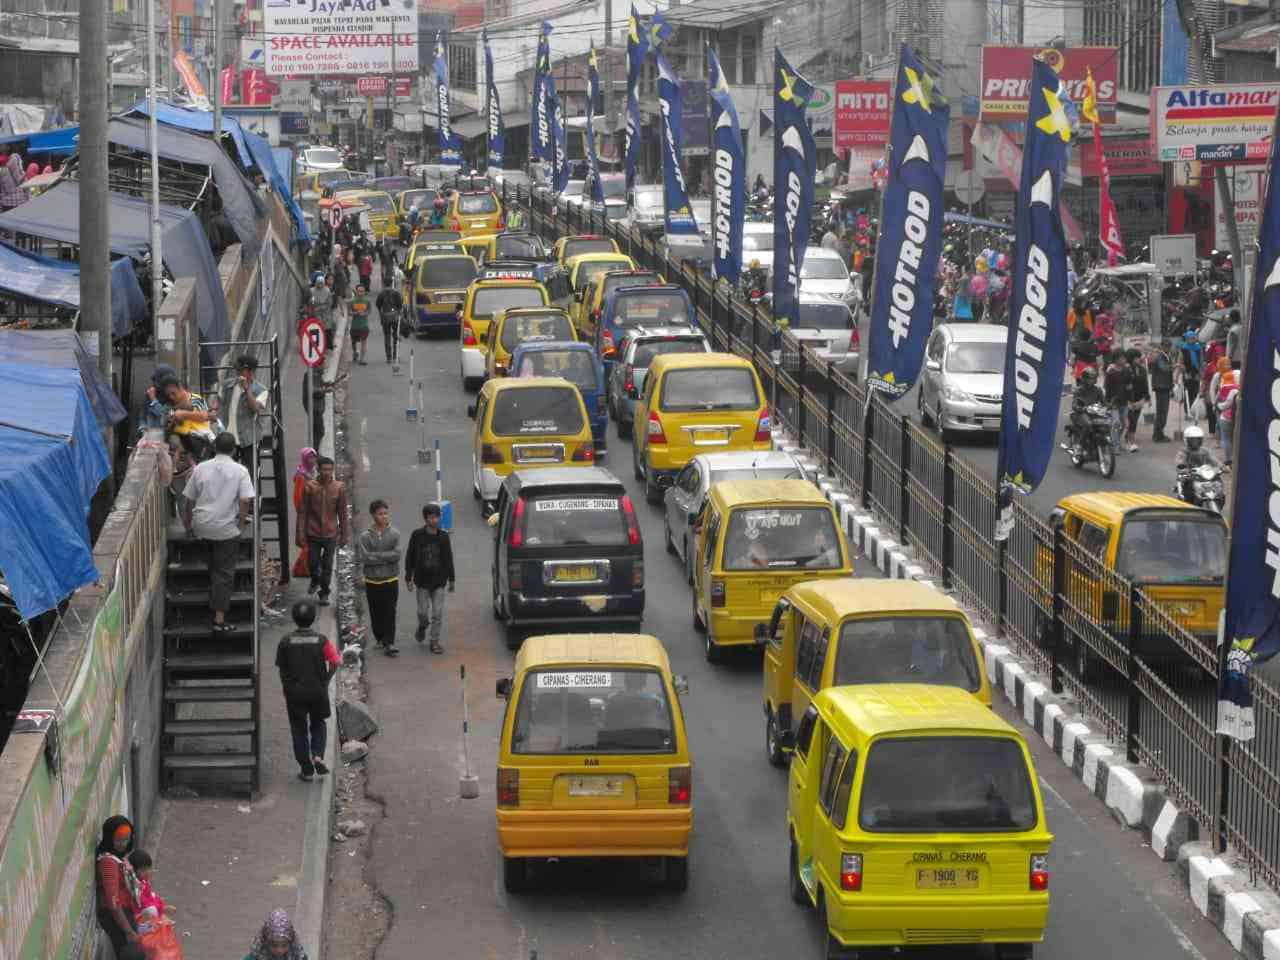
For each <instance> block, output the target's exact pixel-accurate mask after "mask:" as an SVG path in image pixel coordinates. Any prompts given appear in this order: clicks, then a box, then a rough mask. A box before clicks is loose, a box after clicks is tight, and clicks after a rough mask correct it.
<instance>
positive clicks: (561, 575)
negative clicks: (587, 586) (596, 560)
mask: <svg viewBox="0 0 1280 960" xmlns="http://www.w3.org/2000/svg"><path fill="white" fill-rule="evenodd" d="M595 578H596V567H595V564H593V563H584V564H580V565H579V566H576V567H556V568H555V569H554V570H553V571H552V572H551V579H552V580H556V581H558V582H560V583H578V582H580V581H583V580H594V579H595Z"/></svg>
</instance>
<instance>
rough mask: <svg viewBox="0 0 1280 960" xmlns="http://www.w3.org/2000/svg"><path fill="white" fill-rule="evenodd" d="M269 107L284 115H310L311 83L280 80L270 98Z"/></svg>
mask: <svg viewBox="0 0 1280 960" xmlns="http://www.w3.org/2000/svg"><path fill="white" fill-rule="evenodd" d="M271 106H273V107H275V108H276V109H277V110H281V111H284V112H286V113H310V112H311V81H310V80H281V81H280V83H278V84H277V85H276V92H275V93H274V94H272V96H271Z"/></svg>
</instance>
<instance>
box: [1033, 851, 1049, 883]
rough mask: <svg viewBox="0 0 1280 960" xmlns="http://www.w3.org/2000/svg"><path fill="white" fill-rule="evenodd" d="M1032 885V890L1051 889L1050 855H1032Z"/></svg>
mask: <svg viewBox="0 0 1280 960" xmlns="http://www.w3.org/2000/svg"><path fill="white" fill-rule="evenodd" d="M1030 885H1031V889H1032V890H1048V889H1049V855H1048V854H1047V853H1033V854H1032V855H1031V877H1030Z"/></svg>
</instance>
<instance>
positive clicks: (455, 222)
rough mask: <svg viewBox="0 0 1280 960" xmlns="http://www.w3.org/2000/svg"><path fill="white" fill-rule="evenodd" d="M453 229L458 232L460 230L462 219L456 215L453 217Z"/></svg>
mask: <svg viewBox="0 0 1280 960" xmlns="http://www.w3.org/2000/svg"><path fill="white" fill-rule="evenodd" d="M453 229H455V230H457V231H458V232H459V233H461V232H462V221H461V220H459V219H458V218H457V217H454V218H453Z"/></svg>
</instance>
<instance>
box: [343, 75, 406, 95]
mask: <svg viewBox="0 0 1280 960" xmlns="http://www.w3.org/2000/svg"><path fill="white" fill-rule="evenodd" d="M390 86H391V81H390V80H389V79H387V78H386V77H360V78H359V79H357V80H356V93H358V94H359V95H360V96H362V97H382V96H386V93H387V88H388V87H390ZM412 87H413V78H412V77H396V96H397V97H407V96H409V93H410V91H411V89H412Z"/></svg>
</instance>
